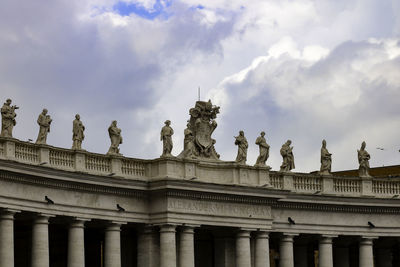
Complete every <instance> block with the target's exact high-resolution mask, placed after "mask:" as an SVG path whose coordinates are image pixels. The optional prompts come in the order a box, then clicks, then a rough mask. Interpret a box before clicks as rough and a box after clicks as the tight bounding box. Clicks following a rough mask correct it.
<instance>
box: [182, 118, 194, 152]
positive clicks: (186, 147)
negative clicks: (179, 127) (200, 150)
mask: <svg viewBox="0 0 400 267" xmlns="http://www.w3.org/2000/svg"><path fill="white" fill-rule="evenodd" d="M190 128H191V127H190V121H188V123H187V125H186V129H185V130H184V131H183V134H184V135H185V139H184V142H183V151H184V152H185V155H184V157H185V158H196V156H198V155H197V151H196V148H195V144H194V135H193V132H192V130H190Z"/></svg>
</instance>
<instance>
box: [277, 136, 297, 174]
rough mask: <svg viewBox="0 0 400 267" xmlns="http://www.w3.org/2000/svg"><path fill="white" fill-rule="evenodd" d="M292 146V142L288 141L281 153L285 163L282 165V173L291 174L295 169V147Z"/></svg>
mask: <svg viewBox="0 0 400 267" xmlns="http://www.w3.org/2000/svg"><path fill="white" fill-rule="evenodd" d="M291 144H292V141H291V140H287V141H286V143H284V144H283V145H282V147H281V150H280V153H281V155H282V158H283V162H282V165H281V169H280V171H284V172H289V171H290V170H292V169H294V168H295V166H294V156H293V147H291V146H290V145H291Z"/></svg>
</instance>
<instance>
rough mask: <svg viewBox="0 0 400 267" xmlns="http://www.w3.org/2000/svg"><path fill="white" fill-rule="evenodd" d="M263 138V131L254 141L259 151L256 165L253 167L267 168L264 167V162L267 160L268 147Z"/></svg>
mask: <svg viewBox="0 0 400 267" xmlns="http://www.w3.org/2000/svg"><path fill="white" fill-rule="evenodd" d="M264 136H265V132H264V131H263V132H261V133H260V136H259V137H257V139H256V145H258V147H259V149H260V155H259V156H258V158H257V161H256V164H255V165H254V166H262V167H265V166H266V167H268V166H267V165H265V162H266V161H267V159H268V158H269V145H268V144H267V141H266V140H265V137H264Z"/></svg>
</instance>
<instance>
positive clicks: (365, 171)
mask: <svg viewBox="0 0 400 267" xmlns="http://www.w3.org/2000/svg"><path fill="white" fill-rule="evenodd" d="M366 146H367V144H366V143H365V141H363V142H362V144H361V148H360V150H357V153H358V163H359V164H360V166H359V167H358V173H359V175H360V177H370V175H369V160H370V158H371V156H370V155H369V153H368V152H367V150H365V147H366Z"/></svg>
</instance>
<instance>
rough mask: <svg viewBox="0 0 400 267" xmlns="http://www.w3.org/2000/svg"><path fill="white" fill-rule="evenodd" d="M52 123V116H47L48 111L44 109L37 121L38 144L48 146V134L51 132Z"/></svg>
mask: <svg viewBox="0 0 400 267" xmlns="http://www.w3.org/2000/svg"><path fill="white" fill-rule="evenodd" d="M52 121H53V120H52V119H51V118H50V115H48V114H47V109H45V108H44V109H43V111H42V113H40V115H39V117H38V119H37V123H38V124H39V134H38V137H37V139H36V144H46V141H47V134H48V133H49V132H50V124H51V122H52Z"/></svg>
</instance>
